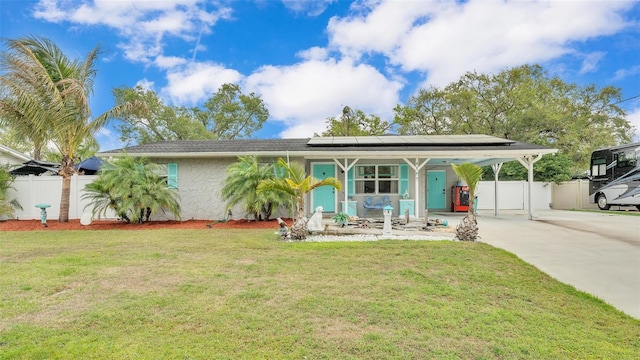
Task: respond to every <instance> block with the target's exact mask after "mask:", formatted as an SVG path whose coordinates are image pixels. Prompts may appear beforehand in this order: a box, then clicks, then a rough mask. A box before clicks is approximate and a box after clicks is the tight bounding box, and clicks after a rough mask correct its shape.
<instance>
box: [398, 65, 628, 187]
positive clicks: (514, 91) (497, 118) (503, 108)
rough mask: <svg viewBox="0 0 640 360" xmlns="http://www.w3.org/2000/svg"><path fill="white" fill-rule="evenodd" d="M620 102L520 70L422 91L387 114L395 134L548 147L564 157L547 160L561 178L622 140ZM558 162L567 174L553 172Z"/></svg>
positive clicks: (613, 95)
mask: <svg viewBox="0 0 640 360" xmlns="http://www.w3.org/2000/svg"><path fill="white" fill-rule="evenodd" d="M621 97H622V96H621V92H620V89H617V88H614V87H604V88H600V89H599V88H597V87H596V86H593V85H588V86H579V85H576V84H568V83H565V82H564V81H562V80H561V79H559V78H557V77H552V76H550V75H549V74H548V73H547V72H545V71H544V70H543V69H542V67H540V66H537V65H533V66H531V65H524V66H520V67H516V68H512V69H508V70H504V71H501V72H499V73H497V74H493V75H487V74H479V73H477V72H469V73H466V74H465V75H463V76H462V77H461V78H460V79H459V80H458V81H455V82H453V83H451V84H449V85H447V86H446V87H445V88H444V89H438V88H434V87H432V88H428V89H422V90H420V91H418V93H417V94H416V95H414V96H412V97H411V98H410V99H409V101H408V102H407V104H405V105H402V106H397V107H396V108H395V113H396V116H395V118H394V122H395V123H396V124H397V126H398V132H399V133H401V134H416V135H417V134H487V135H493V136H498V137H502V138H506V139H512V140H517V141H523V142H530V143H535V144H540V145H545V146H550V147H556V148H558V149H560V154H561V155H563V156H564V157H562V158H556V157H554V156H547V157H548V158H549V159H550V161H552V162H554V161H557V162H559V163H558V166H556V167H557V168H558V169H565V171H566V172H567V173H566V174H565V175H566V176H568V175H569V174H571V173H577V172H580V171H583V170H585V169H587V168H588V161H589V154H590V152H591V151H592V150H593V149H595V148H599V147H605V146H611V145H615V144H619V143H624V142H627V141H630V138H631V125H630V124H629V122H628V121H627V120H626V119H625V112H624V110H623V109H621V108H620V107H619V106H617V105H616V104H617V103H618V102H619V101H620V100H621ZM566 157H568V158H570V159H571V162H572V163H571V166H570V167H569V168H568V169H567V168H566V167H564V168H563V167H562V166H560V163H562V164H565V161H564V160H565V158H566ZM542 164H543V163H542V162H538V163H536V167H540V166H542ZM536 170H537V169H536ZM549 180H552V179H549Z"/></svg>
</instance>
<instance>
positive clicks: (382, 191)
mask: <svg viewBox="0 0 640 360" xmlns="http://www.w3.org/2000/svg"><path fill="white" fill-rule="evenodd" d="M556 151H557V149H550V148H547V147H543V146H540V145H536V144H528V143H522V142H517V141H512V140H506V139H501V138H497V137H493V136H487V135H426V136H399V135H385V136H356V137H314V138H300V139H259V140H253V139H252V140H246V139H245V140H184V141H163V142H156V143H150V144H144V145H137V146H131V147H126V148H123V149H117V150H111V151H105V152H101V153H99V154H97V155H98V156H99V157H103V158H109V157H118V156H123V154H125V153H126V154H129V155H130V156H134V157H145V158H148V159H150V160H151V161H153V162H155V163H157V164H161V165H163V166H166V169H167V183H168V185H169V186H170V187H175V188H177V189H178V192H179V195H180V199H181V207H182V214H181V215H182V218H183V219H185V220H186V219H207V220H215V219H223V218H225V217H226V216H227V214H226V212H225V204H224V202H223V200H222V197H221V189H222V184H223V181H224V179H225V177H226V168H227V166H229V165H230V164H232V163H234V162H236V161H237V158H238V156H245V155H257V156H259V158H260V159H261V160H262V161H264V162H265V163H266V162H272V161H274V160H276V159H278V158H284V159H288V160H290V161H298V162H300V163H302V164H303V165H304V167H305V169H306V171H307V173H308V174H310V175H312V176H314V177H316V178H319V179H322V178H325V177H329V176H333V177H337V178H338V179H340V180H341V181H342V183H343V189H342V190H341V191H336V190H334V189H333V188H330V187H321V188H318V189H316V190H314V191H313V192H312V193H311V194H309V197H308V199H306V202H305V206H306V209H305V212H306V213H307V214H311V213H313V209H315V208H316V207H317V206H322V207H323V208H324V212H325V213H329V214H331V213H337V212H346V213H348V214H350V215H352V216H353V215H357V216H361V217H362V216H363V215H364V214H365V212H367V213H368V214H371V213H369V211H376V210H378V209H375V208H373V209H371V208H369V209H367V208H365V202H372V200H374V201H379V200H382V199H385V200H389V201H390V204H391V206H392V207H393V208H394V210H393V214H394V215H396V216H398V215H400V214H405V213H406V212H407V211H408V212H409V214H410V216H417V217H422V216H423V215H424V211H425V209H430V210H436V211H447V210H450V206H451V198H452V194H451V191H452V190H451V189H452V186H454V185H455V184H456V183H457V182H458V178H457V176H456V175H455V173H454V171H453V169H452V167H451V164H453V163H455V164H460V163H463V162H472V163H475V164H477V165H479V166H487V165H491V166H494V171H495V170H497V171H499V167H500V166H501V164H502V163H504V162H508V161H514V160H515V161H519V162H520V163H521V164H522V165H523V166H525V167H526V168H528V169H529V179H530V182H532V180H533V163H535V162H536V161H537V160H538V159H540V157H541V156H542V155H544V154H551V153H555V152H556ZM369 198H371V199H369ZM367 199H369V200H367ZM233 217H234V218H243V217H245V214H244V213H243V212H242V211H239V210H238V211H233Z"/></svg>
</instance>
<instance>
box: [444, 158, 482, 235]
mask: <svg viewBox="0 0 640 360" xmlns="http://www.w3.org/2000/svg"><path fill="white" fill-rule="evenodd" d="M451 166H452V167H453V171H455V172H456V174H457V175H458V177H459V178H460V180H462V181H464V182H465V183H466V184H467V186H468V187H469V210H468V212H467V215H466V216H465V217H464V218H462V221H461V222H460V224H458V226H456V237H457V238H458V239H459V240H462V241H476V239H477V238H478V221H477V220H476V214H475V212H474V208H475V201H476V200H475V198H476V190H477V189H478V183H479V182H480V180H481V179H482V168H481V167H479V166H478V165H476V164H472V163H462V164H460V165H456V164H451Z"/></svg>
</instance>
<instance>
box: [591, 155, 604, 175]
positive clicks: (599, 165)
mask: <svg viewBox="0 0 640 360" xmlns="http://www.w3.org/2000/svg"><path fill="white" fill-rule="evenodd" d="M606 175H607V159H592V160H591V176H596V177H597V176H606Z"/></svg>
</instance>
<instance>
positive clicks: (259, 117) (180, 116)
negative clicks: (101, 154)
mask: <svg viewBox="0 0 640 360" xmlns="http://www.w3.org/2000/svg"><path fill="white" fill-rule="evenodd" d="M113 94H114V96H115V97H116V102H117V103H119V104H120V103H126V102H131V101H134V100H135V101H139V102H142V103H144V104H146V105H147V108H148V109H149V112H148V113H142V114H137V113H133V114H130V115H129V116H126V117H124V118H123V119H122V121H120V122H119V124H118V126H117V127H118V129H119V130H120V141H122V142H124V143H126V144H128V145H133V144H146V143H150V142H156V141H166V140H204V139H241V138H248V137H251V136H252V135H253V133H254V132H256V131H257V130H259V129H260V128H262V125H263V124H264V122H265V121H266V120H267V118H269V110H267V107H266V105H265V104H264V102H263V101H262V99H261V98H260V97H259V96H257V95H255V94H253V93H251V94H249V95H246V94H243V93H242V91H241V89H240V86H238V85H235V84H224V85H222V86H221V87H220V89H218V92H217V93H215V94H213V95H212V97H211V98H209V99H208V100H207V101H206V102H205V103H204V105H203V106H202V107H193V108H187V107H184V106H171V105H167V104H165V103H164V102H163V101H162V99H160V97H159V96H158V94H157V93H156V92H155V91H153V90H148V89H144V88H142V87H140V86H137V87H135V88H133V89H132V88H128V87H121V88H116V89H115V90H114V91H113Z"/></svg>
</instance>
